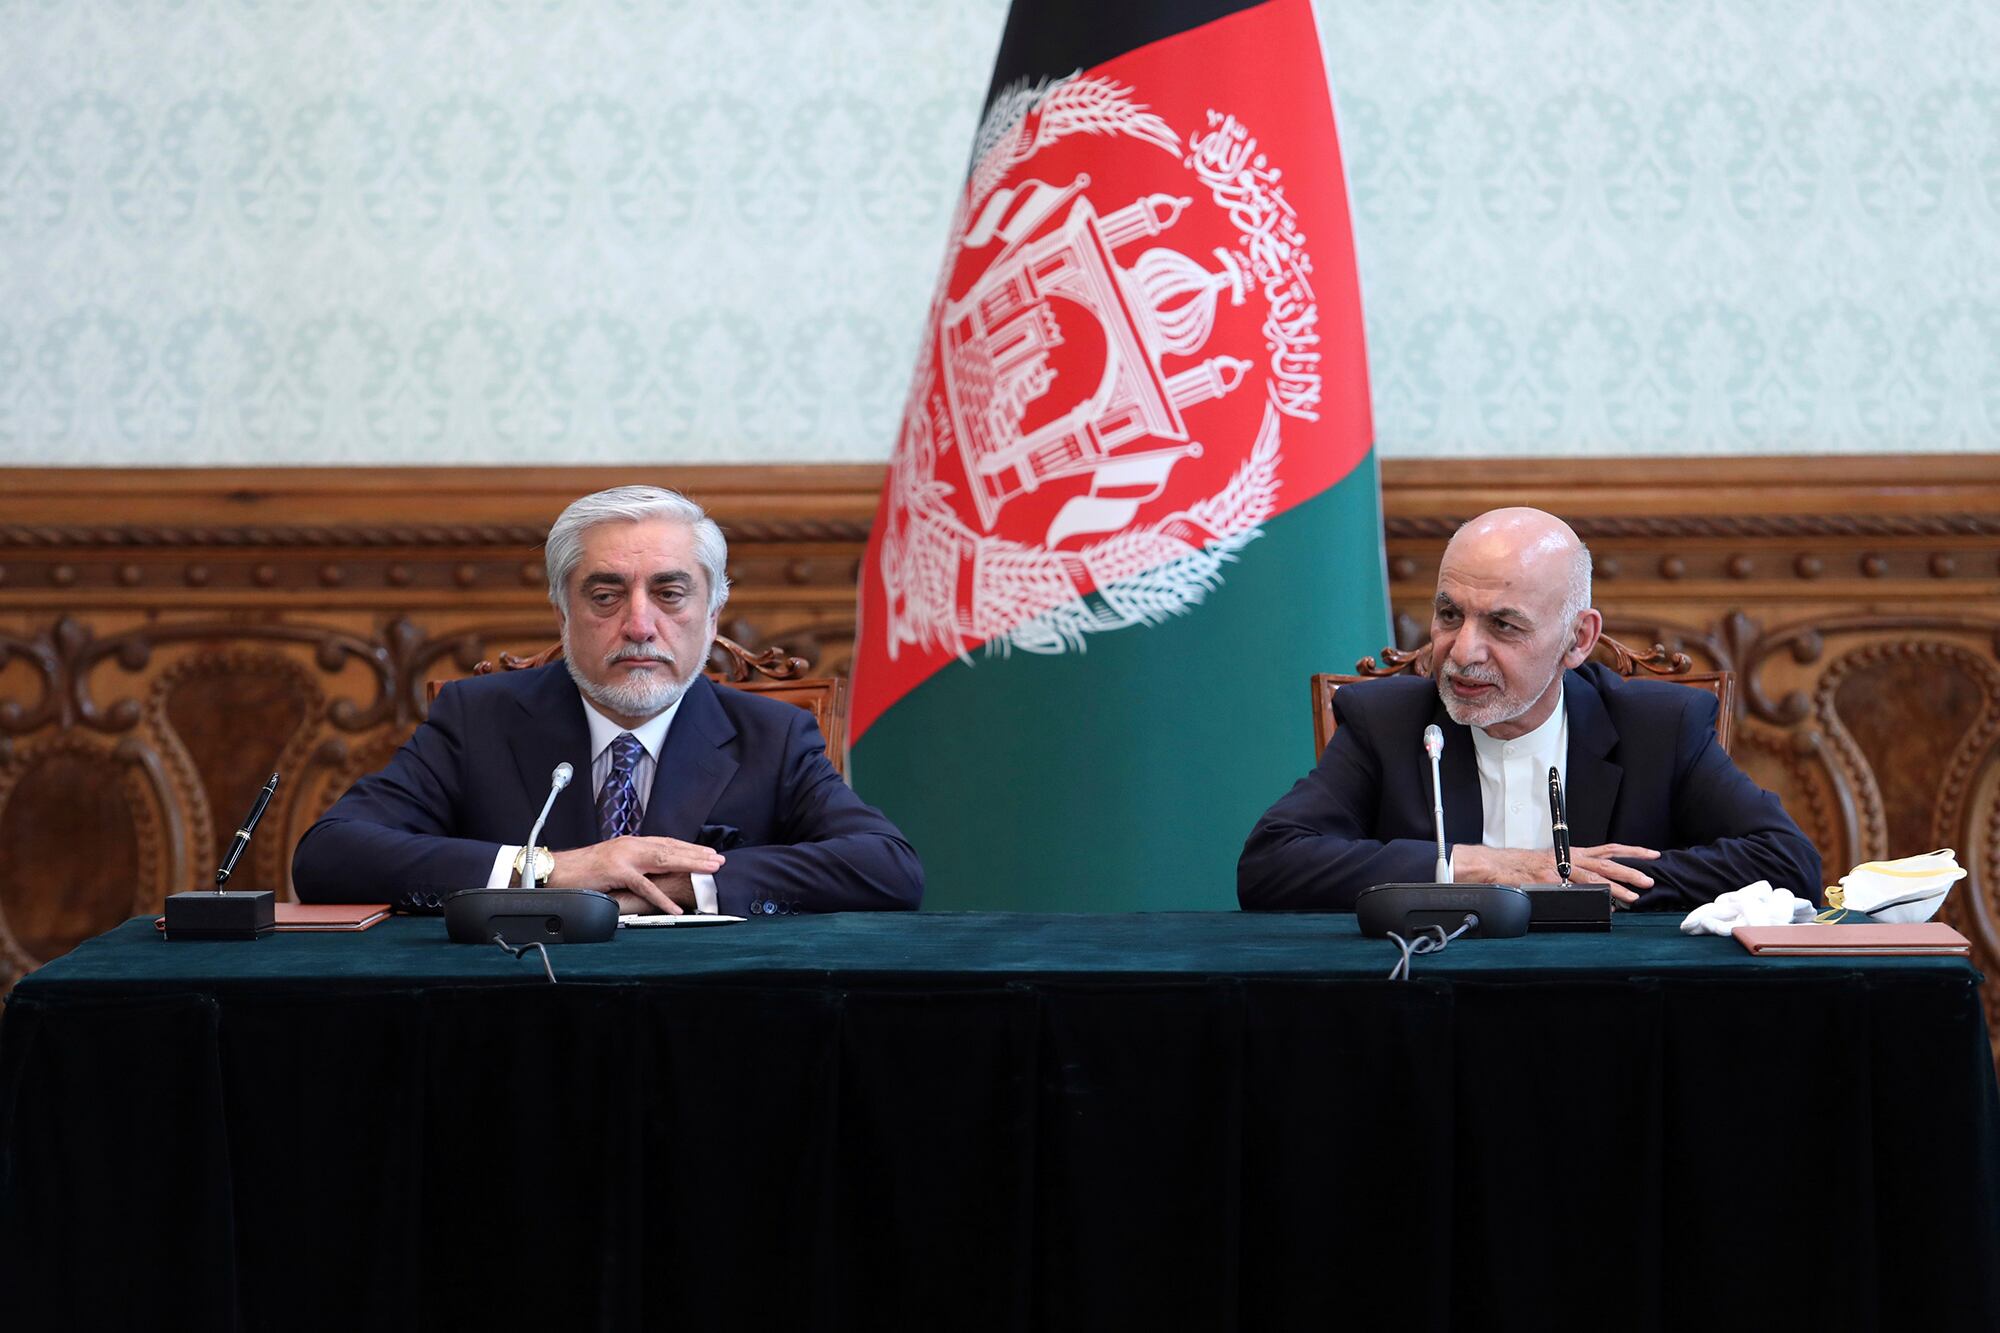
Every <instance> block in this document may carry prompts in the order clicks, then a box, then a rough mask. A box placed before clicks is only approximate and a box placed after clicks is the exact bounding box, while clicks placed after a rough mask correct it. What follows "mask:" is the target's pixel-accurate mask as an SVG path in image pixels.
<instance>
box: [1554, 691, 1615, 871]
mask: <svg viewBox="0 0 2000 1333" xmlns="http://www.w3.org/2000/svg"><path fill="white" fill-rule="evenodd" d="M1563 706H1564V707H1565V708H1567V709H1568V710H1569V759H1568V773H1567V775H1566V779H1565V781H1564V783H1563V801H1564V803H1565V805H1566V806H1567V807H1568V812H1569V841H1570V845H1571V846H1572V847H1597V846H1601V845H1602V844H1604V843H1606V842H1609V841H1610V840H1611V812H1612V810H1613V809H1614V808H1615V807H1616V806H1617V803H1618V784H1619V783H1620V782H1621V781H1623V780H1624V777H1625V770H1624V769H1623V768H1621V767H1619V766H1618V765H1617V764H1614V763H1612V762H1611V760H1610V759H1608V758H1607V757H1606V756H1608V755H1609V754H1610V753H1611V752H1612V751H1613V750H1615V749H1616V748H1617V747H1618V730H1617V728H1615V727H1613V726H1612V725H1611V716H1610V714H1608V713H1606V712H1605V711H1604V700H1603V699H1602V698H1600V697H1599V695H1598V693H1597V690H1596V688H1595V687H1594V686H1592V685H1591V684H1590V682H1589V681H1587V680H1585V679H1584V678H1583V677H1582V676H1580V675H1578V674H1577V673H1576V672H1574V671H1571V672H1567V673H1565V675H1564V677H1563Z"/></svg>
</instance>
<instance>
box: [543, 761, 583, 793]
mask: <svg viewBox="0 0 2000 1333" xmlns="http://www.w3.org/2000/svg"><path fill="white" fill-rule="evenodd" d="M575 773H576V770H575V769H573V768H571V767H570V766H569V765H568V764H557V765H556V771H555V772H553V773H551V774H549V781H550V783H552V784H553V785H554V787H555V789H556V790H557V791H561V790H562V789H563V788H564V787H567V786H569V780H570V778H571V776H573V775H574V774H575Z"/></svg>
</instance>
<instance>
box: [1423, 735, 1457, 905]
mask: <svg viewBox="0 0 2000 1333" xmlns="http://www.w3.org/2000/svg"><path fill="white" fill-rule="evenodd" d="M1424 753H1425V754H1427V755H1429V756H1430V757H1431V820H1432V822H1433V823H1434V824H1435V825H1436V828H1437V842H1438V859H1437V869H1436V871H1435V872H1434V873H1435V874H1436V876H1437V882H1438V883H1440V884H1449V883H1451V851H1450V849H1449V848H1447V847H1446V846H1445V845H1444V783H1443V782H1442V781H1440V780H1439V778H1438V760H1439V759H1440V758H1441V757H1442V756H1443V755H1444V732H1443V731H1442V730H1440V729H1439V727H1438V724H1437V723H1435V722H1433V723H1431V724H1430V725H1429V726H1428V727H1425V728H1424Z"/></svg>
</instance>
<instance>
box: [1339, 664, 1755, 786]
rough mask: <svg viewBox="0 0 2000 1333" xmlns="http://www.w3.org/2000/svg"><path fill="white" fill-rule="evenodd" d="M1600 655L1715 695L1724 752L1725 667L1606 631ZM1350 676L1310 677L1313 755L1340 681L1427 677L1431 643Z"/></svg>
mask: <svg viewBox="0 0 2000 1333" xmlns="http://www.w3.org/2000/svg"><path fill="white" fill-rule="evenodd" d="M1594 655H1595V656H1597V657H1601V658H1603V659H1604V661H1605V664H1606V665H1608V666H1609V667H1611V669H1612V670H1614V671H1616V672H1617V673H1618V674H1619V675H1621V676H1626V677H1632V676H1648V677H1658V678H1659V679H1661V680H1670V681H1673V682H1674V683H1675V684H1676V685H1689V686H1692V687H1694V688H1695V689H1698V690H1707V691H1708V692H1709V693H1710V694H1712V695H1714V696H1715V702H1716V705H1717V707H1716V710H1715V740H1716V743H1717V744H1718V745H1720V746H1721V747H1722V750H1723V753H1725V754H1727V753H1728V752H1729V740H1730V730H1731V727H1732V726H1733V724H1734V719H1735V715H1736V677H1735V675H1734V674H1733V673H1731V672H1728V671H1696V670H1695V669H1694V660H1693V659H1692V658H1690V657H1689V656H1688V655H1687V654H1686V653H1670V652H1668V651H1667V650H1666V647H1665V645H1663V644H1657V643H1656V644H1654V645H1653V651H1652V652H1650V653H1646V654H1644V655H1643V656H1642V655H1641V654H1638V653H1635V652H1633V651H1632V650H1631V649H1630V648H1627V647H1626V646H1625V645H1624V644H1622V643H1620V642H1618V640H1616V639H1614V638H1612V637H1611V636H1610V635H1608V634H1606V635H1600V636H1599V637H1598V640H1597V649H1596V652H1595V654H1594ZM1354 670H1355V672H1356V673H1357V674H1354V675H1334V674H1331V673H1327V672H1322V673H1320V674H1319V675H1316V676H1314V677H1313V678H1312V710H1313V754H1314V756H1315V757H1317V756H1319V755H1322V754H1324V753H1326V745H1327V742H1328V741H1330V740H1332V739H1333V730H1334V728H1335V727H1336V726H1338V725H1339V721H1338V719H1337V718H1336V717H1335V715H1334V711H1333V696H1334V694H1335V692H1336V691H1338V690H1339V689H1340V687H1341V686H1342V685H1351V684H1354V683H1355V682H1357V681H1363V680H1380V679H1381V678H1382V677H1384V676H1428V675H1430V674H1431V646H1430V645H1429V644H1428V643H1427V644H1424V645H1423V646H1422V647H1420V648H1412V649H1410V650H1409V651H1407V652H1406V651H1404V650H1403V649H1400V648H1384V649H1383V650H1382V661H1381V664H1380V665H1377V664H1376V661H1375V659H1374V658H1372V657H1364V658H1362V659H1361V660H1360V661H1359V662H1357V663H1355V664H1354Z"/></svg>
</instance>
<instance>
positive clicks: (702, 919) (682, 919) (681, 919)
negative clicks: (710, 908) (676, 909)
mask: <svg viewBox="0 0 2000 1333" xmlns="http://www.w3.org/2000/svg"><path fill="white" fill-rule="evenodd" d="M742 920H743V918H742V917H740V916H722V915H719V914H718V913H715V912H683V913H681V914H680V915H679V916H667V915H665V914H661V915H659V916H637V915H634V916H621V917H619V918H618V924H619V925H621V926H734V925H738V924H740V923H741V922H742Z"/></svg>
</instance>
